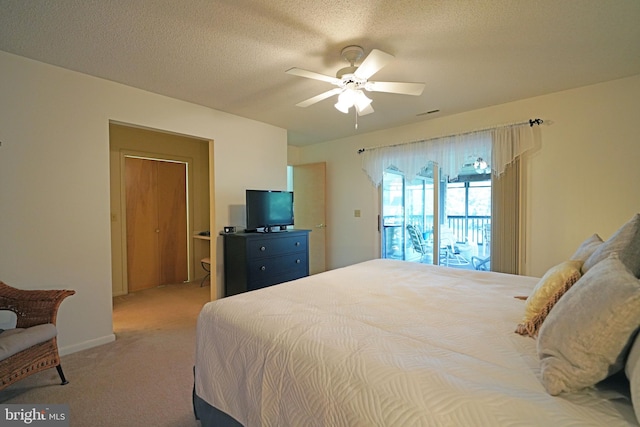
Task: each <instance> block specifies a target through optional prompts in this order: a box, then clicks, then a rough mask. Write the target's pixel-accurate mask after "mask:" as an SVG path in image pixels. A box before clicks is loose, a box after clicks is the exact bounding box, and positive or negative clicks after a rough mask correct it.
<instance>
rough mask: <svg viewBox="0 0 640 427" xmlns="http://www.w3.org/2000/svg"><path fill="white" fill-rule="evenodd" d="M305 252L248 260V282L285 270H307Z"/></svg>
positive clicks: (266, 277) (282, 272)
mask: <svg viewBox="0 0 640 427" xmlns="http://www.w3.org/2000/svg"><path fill="white" fill-rule="evenodd" d="M307 262H308V261H307V254H306V252H297V253H292V254H288V255H282V256H279V257H273V258H259V259H253V260H250V261H249V274H248V277H247V279H248V280H249V282H253V281H262V280H268V279H270V278H274V277H276V276H281V275H283V274H284V273H286V272H289V271H293V272H301V273H306V272H307V271H308V265H307Z"/></svg>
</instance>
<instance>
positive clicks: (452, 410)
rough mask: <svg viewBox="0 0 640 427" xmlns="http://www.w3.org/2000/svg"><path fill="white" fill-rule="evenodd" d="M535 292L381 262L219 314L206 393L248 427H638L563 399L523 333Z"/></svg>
mask: <svg viewBox="0 0 640 427" xmlns="http://www.w3.org/2000/svg"><path fill="white" fill-rule="evenodd" d="M537 280H538V279H536V278H532V277H523V276H512V275H506V274H500V273H487V272H478V271H469V270H457V269H452V268H446V267H436V266H430V265H423V264H416V263H408V262H401V261H391V260H373V261H368V262H364V263H361V264H357V265H354V266H350V267H345V268H342V269H337V270H333V271H329V272H326V273H323V274H319V275H314V276H310V277H307V278H304V279H300V280H296V281H293V282H288V283H284V284H281V285H277V286H273V287H269V288H265V289H261V290H258V291H254V292H249V293H245V294H240V295H235V296H233V297H229V298H225V299H222V300H219V301H215V302H212V303H209V304H207V305H206V306H205V307H204V308H203V310H202V312H201V314H200V317H199V319H198V327H197V345H196V393H197V394H198V396H200V397H201V398H203V399H204V400H205V401H207V402H208V403H209V404H211V405H212V406H215V407H216V408H218V409H220V410H222V411H224V412H226V413H227V414H229V415H231V416H232V417H234V418H235V419H236V420H238V421H239V422H241V423H242V424H243V425H245V426H247V427H248V426H274V427H275V426H279V427H280V426H349V427H353V426H366V427H370V426H492V427H493V426H516V425H517V426H580V427H583V426H591V425H592V426H607V427H613V426H627V425H630V423H631V424H632V425H633V424H636V421H635V417H634V415H633V409H632V407H631V406H630V403H629V400H628V397H625V396H624V393H623V394H620V393H617V392H616V391H614V390H595V389H592V390H587V391H584V392H581V393H576V394H571V395H564V396H560V397H552V396H550V395H548V394H547V393H546V392H545V390H544V388H543V387H542V384H541V383H540V380H539V374H540V372H539V362H538V358H537V355H536V351H535V340H534V339H532V338H527V337H522V336H519V335H517V334H515V333H514V329H515V327H516V324H517V323H518V321H519V320H520V318H521V316H522V314H523V312H524V301H521V300H518V299H515V298H514V296H517V295H528V294H529V291H530V290H531V289H532V288H533V286H534V285H535V284H536V283H537Z"/></svg>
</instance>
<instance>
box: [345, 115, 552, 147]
mask: <svg viewBox="0 0 640 427" xmlns="http://www.w3.org/2000/svg"><path fill="white" fill-rule="evenodd" d="M527 123H528V124H529V126H530V127H533V125H541V124H543V123H544V120H542V119H537V118H536V119H529V120H528V121H526V122H520V123H513V124H510V125H504V126H493V127H489V128H484V129H478V130H472V131H470V132H463V133H457V134H455V135H454V136H461V135H471V134H472V133H478V132H484V131H487V130H492V129H497V128H500V127H511V126H521V125H526V124H527ZM450 136H451V135H450ZM439 138H445V137H443V136H436V137H434V138H429V139H425V140H423V141H429V140H432V139H439ZM414 142H420V141H411V142H401V143H399V144H393V145H385V146H383V147H372V148H368V149H367V148H361V149H359V150H358V154H362V153H364V152H365V151H367V150H372V149H374V148H386V147H397V146H400V145H406V144H413V143H414Z"/></svg>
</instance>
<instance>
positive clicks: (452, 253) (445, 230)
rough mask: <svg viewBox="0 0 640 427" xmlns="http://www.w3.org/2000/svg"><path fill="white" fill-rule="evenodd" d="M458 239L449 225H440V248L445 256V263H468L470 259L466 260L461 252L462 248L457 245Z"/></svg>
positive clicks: (447, 264)
mask: <svg viewBox="0 0 640 427" xmlns="http://www.w3.org/2000/svg"><path fill="white" fill-rule="evenodd" d="M456 243H457V242H456V239H455V237H454V235H453V231H451V229H450V228H449V227H446V226H441V227H440V248H441V253H442V255H443V256H444V264H445V265H446V266H449V265H468V264H469V261H468V260H466V259H465V258H464V257H463V256H462V255H461V253H460V249H459V248H458V246H457V245H456Z"/></svg>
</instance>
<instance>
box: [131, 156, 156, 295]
mask: <svg viewBox="0 0 640 427" xmlns="http://www.w3.org/2000/svg"><path fill="white" fill-rule="evenodd" d="M157 186H158V168H157V167H156V165H155V162H153V161H149V160H144V159H136V158H131V157H127V158H125V193H126V194H125V198H126V207H127V210H126V212H127V282H128V286H129V292H133V291H139V290H141V289H146V288H151V287H154V286H158V285H159V284H160V257H159V256H158V238H159V233H160V230H159V228H158V190H157Z"/></svg>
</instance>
